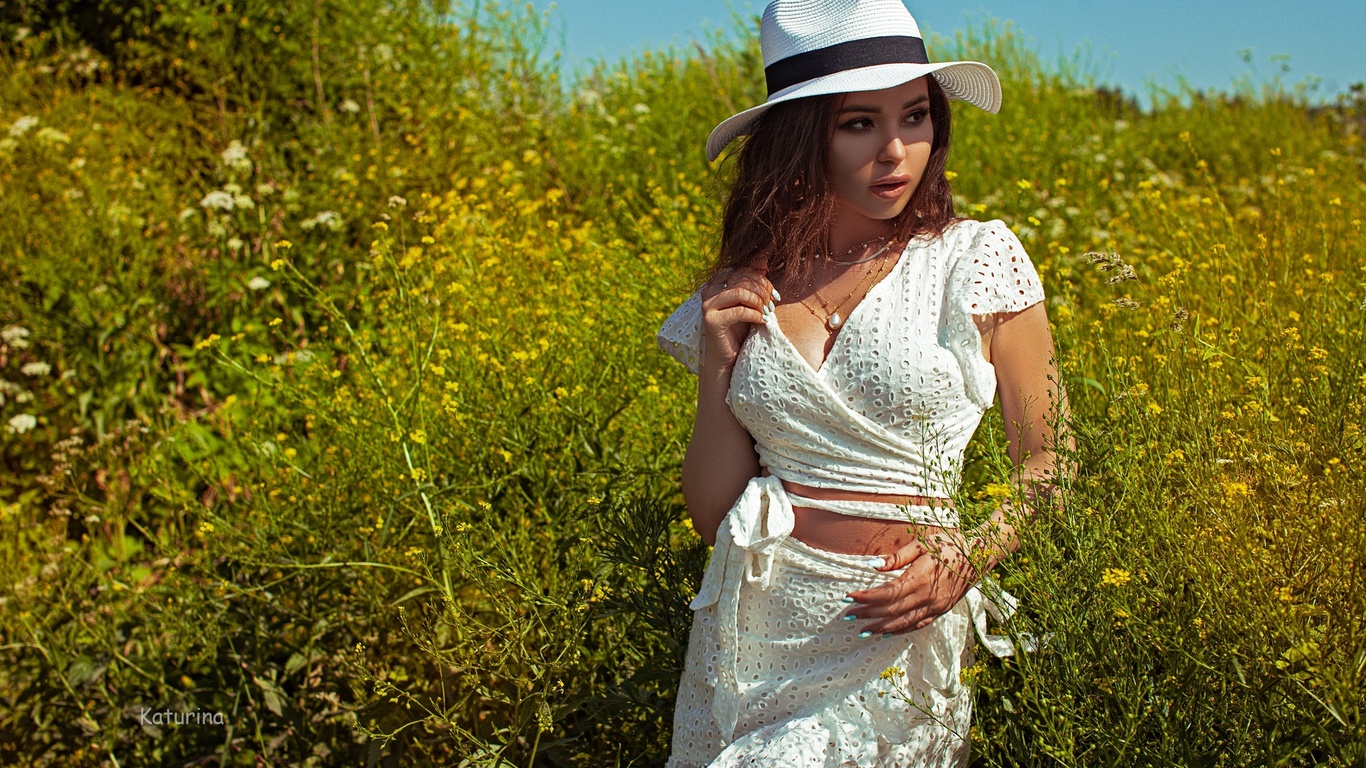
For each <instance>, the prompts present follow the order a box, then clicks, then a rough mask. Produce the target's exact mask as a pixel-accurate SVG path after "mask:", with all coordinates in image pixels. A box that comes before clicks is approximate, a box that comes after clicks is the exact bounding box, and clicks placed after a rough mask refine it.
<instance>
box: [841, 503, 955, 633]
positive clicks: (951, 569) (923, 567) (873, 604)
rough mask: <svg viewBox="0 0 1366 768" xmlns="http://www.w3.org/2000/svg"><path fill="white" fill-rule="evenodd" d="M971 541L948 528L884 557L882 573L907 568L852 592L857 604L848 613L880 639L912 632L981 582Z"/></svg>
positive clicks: (867, 631)
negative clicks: (882, 581) (877, 584)
mask: <svg viewBox="0 0 1366 768" xmlns="http://www.w3.org/2000/svg"><path fill="white" fill-rule="evenodd" d="M971 547H972V541H971V540H969V539H968V538H967V537H966V536H964V535H963V533H962V531H960V530H957V529H949V530H943V531H938V532H936V533H933V534H930V535H928V536H922V537H920V538H918V539H916V540H915V541H913V542H911V543H910V544H907V545H906V546H904V547H902V548H901V549H899V550H897V551H896V552H895V553H894V554H892V555H890V556H888V557H887V558H885V560H886V562H885V563H884V564H883V567H882V568H880V569H878V570H882V571H894V570H896V569H898V568H905V569H906V570H905V571H903V572H902V574H901V575H900V576H897V577H896V578H895V579H892V580H891V581H889V582H887V583H886V584H883V585H882V586H879V587H874V588H873V589H865V590H863V591H861V592H851V593H849V598H851V599H853V600H854V601H855V602H856V603H858V605H855V606H854V607H852V608H850V609H849V611H848V613H846V614H845V615H846V616H854V617H856V618H857V619H858V620H859V621H865V620H868V619H875V620H876V621H873V623H871V624H860V625H859V626H858V629H859V630H860V635H862V634H863V633H868V634H869V635H871V636H874V637H879V636H886V635H889V634H901V633H904V632H914V631H915V630H917V629H920V628H921V627H924V626H926V625H927V624H929V623H930V622H932V621H934V620H935V619H937V618H939V617H940V616H941V615H942V614H944V613H947V612H948V610H949V609H950V608H952V607H953V606H955V605H957V604H958V601H959V600H962V599H963V596H964V595H966V594H967V593H968V590H970V589H972V585H973V584H975V583H977V578H978V574H977V569H976V568H975V567H974V566H973V564H972V561H971V560H970V558H969V555H970V553H971V551H972V549H971Z"/></svg>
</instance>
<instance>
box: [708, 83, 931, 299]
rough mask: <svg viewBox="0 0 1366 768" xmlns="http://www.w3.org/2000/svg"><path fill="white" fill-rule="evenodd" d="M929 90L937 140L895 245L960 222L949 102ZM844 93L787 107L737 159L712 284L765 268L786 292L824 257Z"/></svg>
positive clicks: (768, 115)
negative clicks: (952, 178)
mask: <svg viewBox="0 0 1366 768" xmlns="http://www.w3.org/2000/svg"><path fill="white" fill-rule="evenodd" d="M925 80H926V82H927V84H928V86H929V97H930V123H931V125H933V126H934V138H933V140H932V141H931V143H930V159H929V162H928V163H927V164H926V166H925V173H924V175H923V176H921V179H920V184H919V185H917V186H916V188H915V191H914V192H912V193H911V200H910V202H909V203H908V204H907V205H906V208H905V210H903V211H902V212H901V213H900V214H898V215H897V217H896V218H895V219H893V221H892V228H893V237H894V242H898V243H905V242H907V241H909V240H910V239H911V238H912V237H915V236H917V235H922V234H932V235H940V234H943V232H944V228H945V227H947V226H948V225H949V224H950V223H952V222H953V220H954V213H953V191H952V190H951V189H950V187H949V180H948V179H947V178H946V177H945V176H944V166H945V164H946V163H947V162H948V156H949V138H950V122H951V121H950V111H949V99H948V96H947V95H945V93H944V90H943V89H942V88H940V87H939V83H938V82H936V81H935V79H934V78H933V77H930V76H926V78H925ZM842 97H843V94H832V95H829V96H813V97H810V98H805V99H797V100H794V101H789V102H784V103H782V104H777V105H775V106H774V107H773V108H772V109H769V110H768V111H766V112H764V114H763V115H762V116H761V117H760V118H759V119H758V120H756V121H755V123H754V127H753V130H752V131H751V133H750V135H749V136H748V137H746V138H744V139H742V141H743V142H744V143H743V144H742V146H741V147H740V150H739V151H738V152H735V153H732V154H731V155H730V157H732V158H734V162H735V165H736V168H735V180H734V182H733V183H732V184H731V187H730V193H729V194H728V195H727V196H726V202H725V206H724V208H723V213H722V230H721V247H720V251H719V253H718V255H717V259H716V263H715V264H714V265H713V266H712V268H711V270H710V272H709V274H708V275H707V279H711V278H712V277H714V276H716V275H717V274H718V273H720V272H722V271H724V270H728V269H740V268H746V267H755V266H762V267H763V268H764V270H765V272H766V273H767V275H768V277H769V279H770V280H772V281H773V282H774V283H775V284H779V285H790V284H793V283H794V282H799V281H803V280H805V279H806V278H807V276H808V270H809V269H810V265H811V260H810V259H807V260H805V261H802V260H800V259H798V258H797V256H799V255H804V254H805V255H811V254H816V253H820V252H823V251H824V250H825V249H826V246H827V242H828V239H829V232H830V225H831V222H832V221H833V220H834V215H835V195H834V192H833V191H832V190H831V188H830V184H829V180H828V179H827V178H826V173H825V169H826V163H827V160H828V158H829V153H830V141H831V139H832V138H833V137H834V135H835V125H836V120H835V117H836V116H835V112H836V110H837V109H839V104H840V100H841V98H842Z"/></svg>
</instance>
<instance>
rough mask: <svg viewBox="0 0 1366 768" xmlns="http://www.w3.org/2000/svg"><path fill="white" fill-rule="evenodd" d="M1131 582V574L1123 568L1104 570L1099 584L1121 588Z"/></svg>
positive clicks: (1132, 578)
mask: <svg viewBox="0 0 1366 768" xmlns="http://www.w3.org/2000/svg"><path fill="white" fill-rule="evenodd" d="M1133 580H1134V577H1133V574H1131V573H1129V572H1128V571H1126V570H1124V569H1123V568H1106V569H1105V572H1104V573H1103V574H1101V577H1100V584H1101V586H1105V587H1122V586H1124V585H1125V584H1128V583H1129V582H1131V581H1133Z"/></svg>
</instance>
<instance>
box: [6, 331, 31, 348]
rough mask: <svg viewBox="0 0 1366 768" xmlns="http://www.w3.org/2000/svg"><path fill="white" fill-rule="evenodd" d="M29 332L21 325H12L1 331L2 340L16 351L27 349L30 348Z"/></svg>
mask: <svg viewBox="0 0 1366 768" xmlns="http://www.w3.org/2000/svg"><path fill="white" fill-rule="evenodd" d="M28 336H29V330H28V329H27V328H25V327H23V326H21V325H11V326H10V327H8V328H6V329H5V330H3V331H0V339H3V340H4V341H5V343H6V344H8V345H10V346H11V347H14V348H15V349H26V348H27V347H28Z"/></svg>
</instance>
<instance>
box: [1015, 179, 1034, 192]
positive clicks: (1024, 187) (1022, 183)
mask: <svg viewBox="0 0 1366 768" xmlns="http://www.w3.org/2000/svg"><path fill="white" fill-rule="evenodd" d="M1015 186H1017V187H1019V188H1020V190H1021V191H1029V190H1031V189H1033V188H1034V182H1032V181H1030V180H1029V179H1020V180H1019V181H1017V182H1015Z"/></svg>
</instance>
